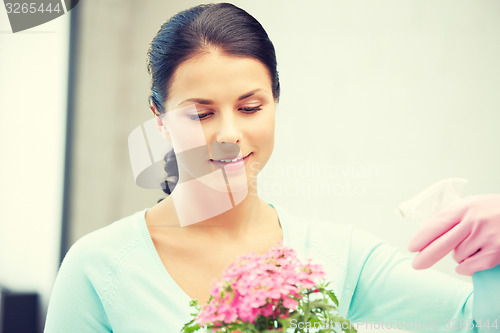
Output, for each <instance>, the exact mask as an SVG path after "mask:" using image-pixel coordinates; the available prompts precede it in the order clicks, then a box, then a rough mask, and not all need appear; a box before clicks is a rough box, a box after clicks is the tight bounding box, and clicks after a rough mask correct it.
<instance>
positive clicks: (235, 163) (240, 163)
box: [210, 153, 252, 171]
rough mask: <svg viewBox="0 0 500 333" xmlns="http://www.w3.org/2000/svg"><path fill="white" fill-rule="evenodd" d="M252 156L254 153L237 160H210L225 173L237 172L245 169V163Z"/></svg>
mask: <svg viewBox="0 0 500 333" xmlns="http://www.w3.org/2000/svg"><path fill="white" fill-rule="evenodd" d="M250 155H252V153H250V154H248V155H247V156H245V157H243V158H241V157H240V158H235V159H220V160H212V159H210V162H213V163H214V164H215V165H217V166H218V167H219V168H221V169H224V171H237V170H241V169H243V168H244V167H245V163H246V161H247V160H248V157H249V156H250Z"/></svg>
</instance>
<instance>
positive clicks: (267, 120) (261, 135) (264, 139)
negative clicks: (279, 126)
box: [252, 113, 275, 155]
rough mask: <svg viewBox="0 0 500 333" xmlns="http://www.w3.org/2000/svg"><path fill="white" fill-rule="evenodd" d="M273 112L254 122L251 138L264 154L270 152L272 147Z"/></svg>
mask: <svg viewBox="0 0 500 333" xmlns="http://www.w3.org/2000/svg"><path fill="white" fill-rule="evenodd" d="M274 123H275V119H274V113H273V114H270V115H269V116H267V117H263V118H262V119H260V121H259V122H258V123H257V124H255V126H254V131H252V138H253V142H254V143H255V145H256V146H257V147H258V148H259V150H260V151H261V152H263V153H265V154H269V155H270V154H271V152H272V151H273V147H274Z"/></svg>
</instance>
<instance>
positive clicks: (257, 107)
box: [238, 106, 262, 114]
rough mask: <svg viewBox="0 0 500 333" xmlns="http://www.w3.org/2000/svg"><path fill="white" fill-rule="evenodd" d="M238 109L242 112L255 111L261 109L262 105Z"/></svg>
mask: <svg viewBox="0 0 500 333" xmlns="http://www.w3.org/2000/svg"><path fill="white" fill-rule="evenodd" d="M238 110H240V111H242V112H243V113H249V114H251V113H255V112H257V111H260V110H262V107H261V106H254V107H242V108H239V109H238Z"/></svg>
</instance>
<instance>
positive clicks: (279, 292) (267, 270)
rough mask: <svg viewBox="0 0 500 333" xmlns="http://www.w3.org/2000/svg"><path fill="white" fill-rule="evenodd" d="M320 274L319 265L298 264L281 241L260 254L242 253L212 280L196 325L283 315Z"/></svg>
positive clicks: (314, 286) (283, 316) (291, 309)
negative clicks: (220, 274) (219, 276)
mask: <svg viewBox="0 0 500 333" xmlns="http://www.w3.org/2000/svg"><path fill="white" fill-rule="evenodd" d="M324 275H325V273H324V271H323V269H322V268H321V266H319V265H313V264H311V262H310V261H308V262H307V263H306V264H303V263H301V262H300V260H299V259H298V257H297V254H296V253H295V251H294V250H293V249H292V248H290V247H286V246H283V245H282V244H281V243H280V244H278V245H277V246H275V247H273V248H271V249H270V250H269V251H268V252H267V253H266V254H264V255H261V256H259V255H256V254H255V253H250V254H245V255H242V256H240V257H239V258H238V259H237V260H236V261H234V262H233V263H231V264H230V265H229V266H228V267H227V268H226V270H225V271H224V273H223V274H222V278H221V280H220V281H214V282H213V283H212V285H211V286H212V290H211V293H210V294H211V296H212V298H211V301H210V302H209V304H207V305H205V306H203V307H202V309H201V313H200V314H199V315H198V316H197V317H196V321H197V322H198V323H199V324H200V326H205V325H207V324H211V325H215V326H217V327H221V325H223V324H230V323H236V322H241V321H243V322H248V323H255V321H256V319H257V318H258V317H259V316H263V317H267V318H274V319H276V318H287V317H288V316H289V315H290V313H291V311H294V310H296V309H297V308H298V307H299V301H300V300H302V299H303V297H302V291H303V290H305V289H309V290H310V289H313V288H316V283H315V281H316V280H318V279H322V278H323V277H324ZM315 290H316V291H317V290H319V289H317V288H316V289H315Z"/></svg>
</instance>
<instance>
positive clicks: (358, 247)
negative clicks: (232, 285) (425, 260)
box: [45, 206, 477, 333]
mask: <svg viewBox="0 0 500 333" xmlns="http://www.w3.org/2000/svg"><path fill="white" fill-rule="evenodd" d="M275 208H276V209H277V211H278V213H279V219H280V223H281V226H282V229H283V242H284V244H285V245H289V246H291V247H293V248H294V249H295V250H296V251H297V252H298V253H299V256H301V257H302V258H312V259H313V262H314V263H318V264H321V265H323V268H324V269H325V271H326V274H327V279H328V280H330V281H332V285H331V286H332V289H333V290H334V292H335V294H336V295H337V297H338V298H339V301H340V307H339V310H340V313H341V315H343V316H346V317H348V318H349V319H351V321H352V323H353V325H356V324H357V325H359V326H358V328H370V326H369V325H368V324H364V321H372V322H373V324H371V325H372V326H371V327H376V326H375V325H379V327H380V325H382V327H388V326H389V325H392V327H393V328H396V327H399V328H405V326H406V328H407V329H411V328H413V329H411V330H412V331H419V332H437V330H436V329H437V326H435V325H438V326H439V330H445V328H446V325H449V326H450V328H451V329H453V327H454V326H455V328H456V329H454V330H453V331H455V332H457V331H458V332H460V331H468V332H474V331H477V329H476V328H473V329H472V328H471V329H469V330H467V329H463V330H461V329H460V323H461V322H462V327H469V328H470V327H471V326H470V325H471V324H472V323H473V322H472V315H471V313H472V284H469V283H466V282H463V281H461V280H458V279H455V278H453V277H450V276H448V275H445V274H442V273H439V272H436V271H433V270H423V271H416V270H414V269H413V268H411V257H408V256H405V255H402V254H401V253H400V252H398V250H397V249H396V248H395V247H393V246H391V245H389V244H387V243H386V242H384V241H382V240H379V239H377V238H376V237H374V236H372V235H370V234H368V233H366V232H364V231H362V230H359V229H357V228H355V227H353V226H352V225H346V224H335V223H331V222H329V221H316V220H309V219H302V218H296V217H293V216H290V215H289V214H287V213H286V212H285V211H284V210H282V209H281V208H280V207H279V206H278V207H275ZM146 211H147V209H144V210H141V211H139V212H137V213H135V214H133V215H131V216H128V217H125V218H123V219H121V220H119V221H116V222H114V223H112V224H110V225H109V226H107V227H104V228H102V229H100V230H97V231H94V232H92V233H90V234H88V235H86V236H84V237H83V238H81V239H80V240H78V241H77V242H76V243H75V244H74V245H73V246H72V247H71V249H70V250H69V251H68V253H67V254H66V257H65V258H64V261H63V263H62V265H61V267H60V270H59V273H58V276H57V279H56V282H55V285H54V289H53V291H52V295H51V299H50V303H49V309H48V313H47V319H46V324H45V332H47V333H55V332H57V333H59V332H61V333H68V332H71V333H79V332H82V333H89V332H120V333H121V332H131V333H132V332H133V333H140V332H148V333H151V332H167V333H174V332H179V330H180V329H181V327H182V326H183V325H184V323H186V322H188V321H189V320H190V319H191V317H190V313H191V312H192V310H191V309H190V308H189V301H190V298H189V296H188V295H187V294H186V293H185V292H184V291H183V290H182V289H181V288H180V287H179V286H178V285H177V284H176V283H175V282H174V280H173V279H172V278H171V277H170V275H169V274H168V272H167V270H166V269H165V267H164V266H163V264H162V262H161V260H160V257H159V256H158V253H157V252H156V249H155V247H154V245H153V242H152V240H151V237H150V235H149V232H148V229H147V226H146V220H145V218H144V216H145V213H146ZM355 327H356V326H355Z"/></svg>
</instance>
